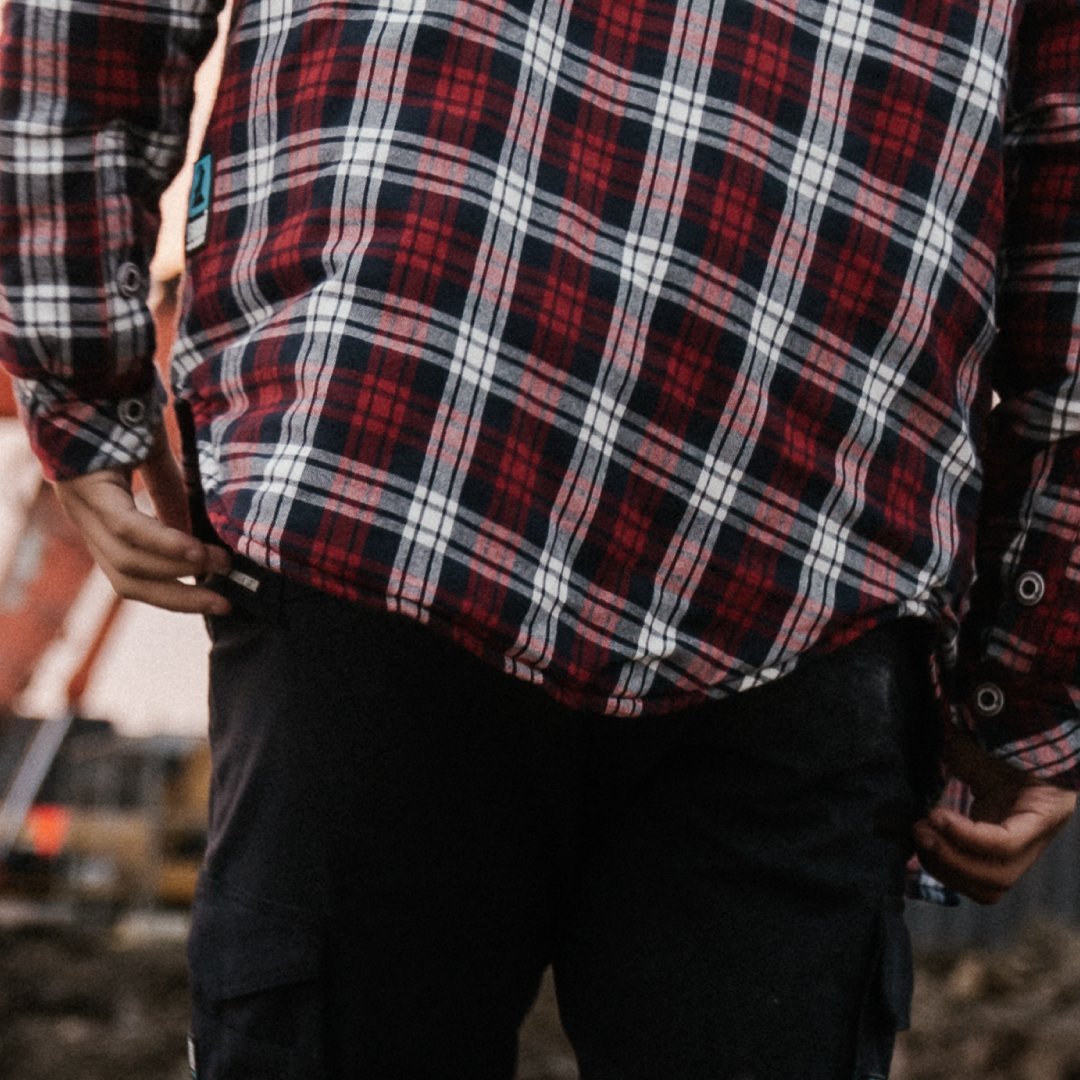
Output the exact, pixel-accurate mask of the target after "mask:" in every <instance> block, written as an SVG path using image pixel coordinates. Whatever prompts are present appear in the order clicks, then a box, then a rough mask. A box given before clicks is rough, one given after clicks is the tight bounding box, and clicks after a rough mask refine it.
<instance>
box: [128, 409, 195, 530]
mask: <svg viewBox="0 0 1080 1080" xmlns="http://www.w3.org/2000/svg"><path fill="white" fill-rule="evenodd" d="M139 475H140V477H141V478H142V481H143V484H144V485H145V487H146V492H147V494H148V495H149V496H150V501H151V502H152V503H153V504H154V511H155V513H156V514H157V516H158V519H159V520H160V521H161V522H163V523H164V524H165V525H169V526H171V527H172V528H174V529H179V530H180V531H181V532H185V533H189V534H190V532H191V514H190V512H189V510H188V499H187V487H186V485H185V484H184V476H183V473H182V472H181V470H180V465H179V463H178V462H177V460H176V457H175V456H174V454H173V452H172V450H171V448H170V447H169V440H168V436H167V435H166V434H165V429H164V428H159V429H158V431H157V433H156V435H155V438H154V445H153V449H152V450H151V451H150V456H149V457H148V458H147V459H146V461H144V462H143V464H142V465H141V466H140V467H139Z"/></svg>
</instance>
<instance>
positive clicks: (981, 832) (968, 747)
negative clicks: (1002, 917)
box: [914, 728, 1076, 904]
mask: <svg viewBox="0 0 1080 1080" xmlns="http://www.w3.org/2000/svg"><path fill="white" fill-rule="evenodd" d="M945 757H946V761H947V762H948V764H949V767H950V769H951V771H952V773H953V774H954V775H955V776H957V777H959V778H960V779H961V780H964V781H966V782H967V783H968V784H969V785H970V787H971V790H972V794H973V795H974V802H973V804H972V808H971V817H970V818H967V817H964V815H963V814H959V813H956V812H955V811H953V810H947V809H945V808H944V807H940V806H939V807H935V808H934V809H933V810H931V811H930V813H929V815H927V817H925V818H923V819H922V820H921V821H918V822H916V824H915V829H914V837H915V847H916V851H917V852H918V854H919V861H920V862H921V863H922V864H923V866H924V867H925V868H926V869H927V870H928V871H929V872H930V873H931V874H933V875H934V877H936V878H937V879H938V880H939V881H940V882H941V883H942V884H943V885H947V886H948V887H949V888H951V889H954V890H955V891H956V892H959V893H963V894H964V895H965V896H969V897H971V899H972V900H976V901H978V902H979V903H980V904H995V903H997V901H998V900H1000V899H1001V898H1002V897H1003V896H1004V895H1005V893H1006V892H1007V891H1008V890H1009V889H1010V888H1012V886H1013V885H1015V884H1016V882H1017V881H1019V880H1020V878H1021V877H1022V876H1023V875H1024V874H1025V873H1026V872H1027V870H1028V869H1029V868H1030V867H1031V865H1032V864H1033V863H1034V862H1035V860H1036V859H1037V858H1038V857H1039V856H1040V855H1041V854H1042V852H1043V849H1044V848H1045V847H1046V845H1047V844H1049V843H1050V841H1051V840H1052V839H1053V838H1054V837H1055V836H1056V835H1057V833H1058V832H1060V830H1061V829H1062V828H1063V827H1064V825H1065V823H1066V822H1067V821H1068V820H1069V818H1070V816H1071V815H1072V813H1073V811H1074V810H1075V809H1076V793H1075V792H1072V791H1067V790H1066V789H1064V788H1060V787H1057V786H1055V785H1054V784H1050V783H1047V782H1046V781H1042V780H1039V779H1037V778H1035V777H1032V776H1029V775H1027V774H1025V773H1021V772H1019V771H1018V770H1016V769H1013V768H1011V767H1010V766H1008V765H1006V764H1004V763H1003V762H1001V761H999V760H998V759H997V758H995V757H993V756H991V755H990V754H989V753H987V752H986V751H985V750H983V749H982V748H981V747H979V746H977V745H976V744H975V743H974V742H972V741H971V740H970V739H967V738H965V737H964V736H963V735H961V734H959V733H958V732H956V731H953V730H952V729H951V728H950V729H949V731H948V734H947V737H946V740H945Z"/></svg>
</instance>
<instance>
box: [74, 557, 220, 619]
mask: <svg viewBox="0 0 1080 1080" xmlns="http://www.w3.org/2000/svg"><path fill="white" fill-rule="evenodd" d="M89 546H90V550H91V552H92V553H93V555H94V558H95V559H96V561H97V563H98V565H99V566H100V567H101V569H102V572H103V573H104V574H105V576H106V577H107V578H108V580H109V584H110V585H111V586H112V587H113V589H114V590H115V591H116V592H117V594H118V595H120V596H122V597H124V599H125V600H136V601H139V602H140V603H144V604H150V605H152V606H153V607H158V608H163V609H165V610H166V611H176V612H183V613H188V614H198V615H227V614H228V613H229V612H230V611H231V610H232V606H231V605H230V604H229V602H228V600H226V599H225V597H223V596H221V595H220V594H218V593H216V592H214V591H213V589H208V588H206V587H205V586H202V585H195V584H188V583H187V582H182V581H179V580H177V578H175V577H173V578H142V577H133V576H129V575H127V574H124V573H122V572H120V571H118V570H116V568H115V567H114V566H112V565H111V564H110V563H109V561H108V560H107V559H106V558H105V557H104V556H103V555H102V554H101V553H100V552H99V551H97V550H96V549H95V546H94V545H93V544H92V543H91V544H90V545H89Z"/></svg>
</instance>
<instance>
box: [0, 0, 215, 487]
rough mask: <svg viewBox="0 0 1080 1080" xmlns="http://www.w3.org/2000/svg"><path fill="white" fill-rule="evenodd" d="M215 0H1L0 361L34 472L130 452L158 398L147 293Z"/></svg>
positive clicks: (60, 471) (55, 475)
mask: <svg viewBox="0 0 1080 1080" xmlns="http://www.w3.org/2000/svg"><path fill="white" fill-rule="evenodd" d="M222 4H223V0H172V2H162V3H147V2H145V0H71V2H68V3H63V4H57V3H56V2H55V0H7V2H6V3H5V5H4V11H3V16H4V22H3V32H2V37H0V364H2V365H3V366H4V367H5V368H6V369H7V370H8V371H9V372H10V374H11V375H12V376H13V378H14V380H15V388H16V394H17V397H18V399H19V402H20V405H21V408H22V411H23V415H24V417H25V419H26V421H27V424H28V427H29V431H30V437H31V442H32V445H33V447H34V450H35V452H36V454H37V456H38V458H39V460H40V461H41V463H42V467H43V468H44V470H45V473H46V475H47V476H49V477H50V479H65V478H68V477H71V476H76V475H79V474H82V473H86V472H91V471H93V470H96V469H101V468H105V467H109V466H120V467H124V466H130V465H135V464H138V463H139V462H140V461H141V460H142V459H143V458H144V457H145V456H146V453H147V451H148V449H149V445H150V438H151V431H152V429H153V427H154V426H155V424H156V423H157V421H158V420H159V419H160V414H161V408H162V405H163V402H164V399H165V394H164V389H163V387H162V386H161V384H160V380H159V379H158V377H157V374H156V371H155V369H154V364H153V356H154V344H155V342H154V324H153V319H152V316H151V314H150V310H149V308H148V306H147V297H148V293H149V283H150V274H149V266H150V260H151V258H152V257H153V253H154V246H155V243H156V239H157V233H158V227H159V224H160V217H159V211H158V200H159V198H160V196H161V193H162V192H163V191H164V190H165V188H166V187H167V186H168V184H169V182H170V181H171V180H172V178H173V177H174V176H175V175H176V173H177V172H178V171H179V169H180V167H181V166H182V164H183V161H184V155H185V151H186V142H187V129H188V122H189V118H190V114H191V108H192V105H193V102H194V79H195V72H196V70H197V68H198V65H199V63H200V62H201V60H202V59H203V58H204V57H205V55H206V53H207V52H208V51H209V49H210V46H211V45H212V43H213V40H214V36H215V33H216V30H217V23H216V18H217V14H218V11H219V9H220V8H221V7H222Z"/></svg>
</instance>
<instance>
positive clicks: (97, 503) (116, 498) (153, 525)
mask: <svg viewBox="0 0 1080 1080" xmlns="http://www.w3.org/2000/svg"><path fill="white" fill-rule="evenodd" d="M83 479H84V481H85V482H84V483H81V484H78V485H69V486H68V487H67V489H66V490H65V496H66V498H65V501H64V505H65V509H68V511H69V513H71V514H72V515H73V516H75V517H76V518H77V519H78V524H79V525H80V526H83V527H85V526H87V525H91V524H93V525H96V526H97V528H98V530H99V531H100V530H101V529H104V530H105V531H106V532H108V533H109V534H111V535H112V536H113V537H115V538H116V540H117V541H119V542H121V543H123V544H125V545H128V546H131V547H136V548H140V549H142V550H145V551H148V552H152V553H154V554H157V555H161V556H164V557H166V558H172V559H176V560H181V561H184V562H187V563H190V564H195V563H197V562H198V561H199V560H200V559H201V558H202V557H203V554H202V548H203V546H204V545H202V544H201V543H199V541H198V540H196V539H194V537H191V536H189V535H188V534H187V533H184V532H183V531H181V530H180V529H176V528H173V527H171V526H169V525H165V524H163V523H162V522H160V521H158V520H157V519H156V518H154V517H151V516H150V515H149V514H144V513H143V512H142V511H141V510H139V509H138V507H137V506H136V505H135V500H134V498H133V496H132V494H131V491H130V489H129V488H128V487H127V486H126V484H125V482H124V481H123V479H122V478H121V477H120V476H119V475H114V474H113V473H100V474H94V475H92V476H88V477H84V478H83Z"/></svg>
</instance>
